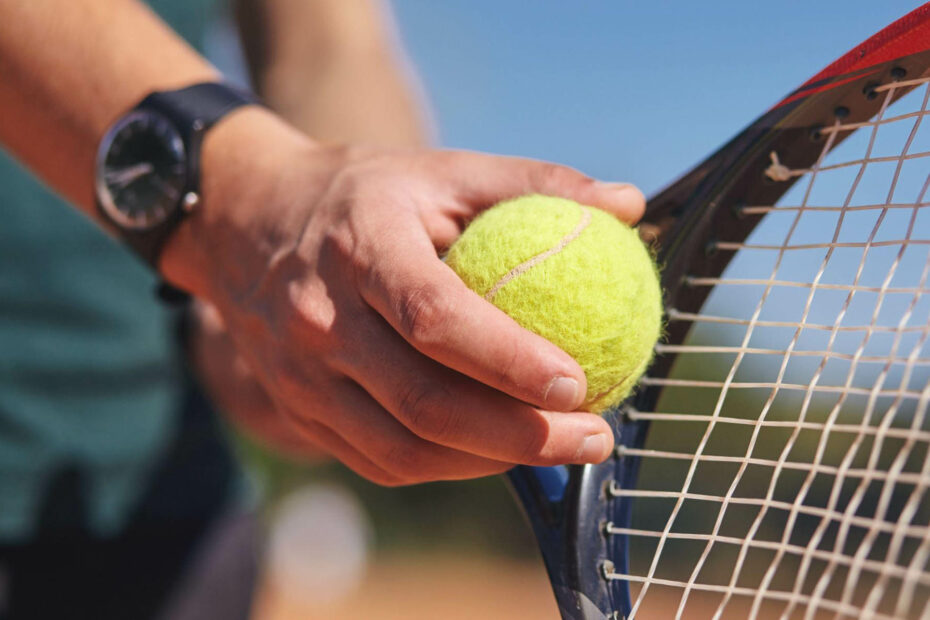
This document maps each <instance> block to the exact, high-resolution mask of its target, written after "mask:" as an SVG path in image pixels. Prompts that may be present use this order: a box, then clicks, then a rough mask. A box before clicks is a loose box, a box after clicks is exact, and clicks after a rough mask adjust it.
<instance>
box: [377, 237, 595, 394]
mask: <svg viewBox="0 0 930 620" xmlns="http://www.w3.org/2000/svg"><path fill="white" fill-rule="evenodd" d="M405 236H406V237H407V238H408V239H409V237H410V234H409V230H408V232H407V235H405ZM391 237H392V235H390V234H384V235H381V236H380V239H381V243H382V244H383V245H382V247H380V248H379V251H378V255H379V256H380V258H381V260H379V261H378V264H376V265H373V266H372V267H371V269H370V270H369V272H368V273H367V274H366V278H365V281H364V282H362V284H361V287H360V290H361V293H362V296H363V298H364V299H365V301H366V302H367V303H368V304H369V305H370V306H372V307H373V308H374V309H375V310H376V311H377V312H378V313H379V314H380V315H381V316H382V317H384V319H385V320H387V322H388V323H390V324H391V326H392V327H393V328H394V329H395V330H396V331H397V332H398V333H400V335H401V336H402V337H403V338H404V339H405V340H406V341H407V342H409V343H410V344H411V345H412V346H413V347H414V348H416V349H417V350H419V351H420V352H421V353H423V354H425V355H427V356H429V357H431V358H432V359H434V360H436V361H438V362H439V363H441V364H442V365H444V366H447V367H449V368H452V369H454V370H457V371H459V372H461V373H463V374H465V375H468V376H470V377H472V378H474V379H477V380H478V381H481V382H482V383H485V384H487V385H490V386H492V387H494V388H496V389H498V390H500V391H502V392H505V393H507V394H510V395H511V396H513V397H515V398H518V399H520V400H522V401H524V402H527V403H530V404H533V405H536V406H539V407H542V408H545V409H549V410H552V411H571V410H573V409H576V408H577V407H579V406H580V405H581V403H582V402H583V401H584V396H585V392H586V390H587V383H586V380H585V375H584V371H583V370H582V369H581V367H580V366H579V365H578V364H577V362H575V360H574V359H572V357H571V356H570V355H568V353H566V352H565V351H563V350H561V349H560V348H558V347H557V346H555V345H554V344H552V343H551V342H549V341H548V340H546V339H545V338H542V337H541V336H538V335H536V334H534V333H532V332H530V331H527V330H526V329H524V328H522V327H520V325H518V324H517V323H516V321H514V320H513V319H511V318H510V317H509V316H507V315H506V314H505V313H504V312H502V311H501V310H499V309H498V308H496V307H495V306H493V305H492V304H490V303H489V302H487V301H485V300H484V299H482V298H481V297H480V296H479V295H478V294H477V293H475V292H474V291H472V290H471V289H469V288H468V287H467V286H465V284H464V283H463V282H462V281H461V279H459V277H458V276H457V275H456V274H455V272H453V271H452V270H451V269H450V268H449V267H447V266H446V265H445V264H444V263H443V262H442V261H441V260H439V258H438V257H437V256H436V254H435V250H434V249H433V246H432V244H431V243H430V241H429V240H428V239H426V238H423V239H420V240H419V243H416V244H415V246H414V247H411V244H410V242H409V241H407V243H403V242H397V241H394V242H392V240H391ZM401 238H402V237H401Z"/></svg>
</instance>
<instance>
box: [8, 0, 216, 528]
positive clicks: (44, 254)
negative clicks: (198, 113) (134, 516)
mask: <svg viewBox="0 0 930 620" xmlns="http://www.w3.org/2000/svg"><path fill="white" fill-rule="evenodd" d="M149 4H150V5H151V6H152V8H153V9H155V10H156V11H157V12H158V13H159V14H160V15H161V16H162V17H163V18H164V19H165V20H166V21H167V22H168V23H169V24H170V25H171V26H172V27H174V28H175V29H176V30H177V31H178V32H179V33H180V34H181V35H182V36H183V37H184V38H185V39H187V40H188V41H189V42H190V43H192V44H193V45H195V46H197V47H199V44H200V43H201V37H202V34H203V32H204V29H205V26H206V24H207V22H208V20H209V18H210V16H211V13H212V9H213V7H212V4H213V2H212V1H211V0H153V1H152V2H150V3H149ZM155 283H156V281H155V277H154V275H153V274H152V273H151V272H150V271H149V270H148V269H147V268H146V267H144V266H142V264H141V263H139V262H138V261H137V260H136V259H135V258H134V257H132V256H131V255H130V254H129V252H128V251H127V250H126V249H125V248H123V247H122V246H120V245H119V244H118V243H116V242H115V241H113V240H112V239H110V238H109V237H108V236H106V235H105V234H104V233H102V232H101V230H100V229H99V228H97V227H96V226H95V225H94V224H93V223H92V222H91V221H90V220H89V219H87V218H86V217H84V216H83V215H82V214H81V213H79V212H78V211H77V210H75V209H74V208H73V207H71V206H69V205H67V204H65V203H64V202H62V200H60V199H59V198H57V197H56V196H54V195H53V194H52V193H50V192H49V191H48V190H47V189H45V188H44V187H43V186H42V185H41V184H40V182H38V181H37V180H35V179H34V178H33V177H32V176H30V175H29V174H28V173H27V172H26V171H25V170H24V169H23V168H21V167H20V166H19V165H18V164H17V163H16V162H15V161H14V160H12V158H10V157H9V156H7V155H5V154H3V153H2V152H0V542H3V541H7V542H9V541H16V540H23V539H25V538H27V537H29V536H30V535H31V534H32V533H33V532H34V528H35V520H36V514H37V511H38V510H39V505H40V503H41V501H42V497H43V495H44V494H45V493H46V492H47V487H48V484H49V480H50V477H51V476H52V474H53V473H54V472H55V471H59V470H60V469H61V468H63V467H70V468H76V469H78V470H79V471H80V472H81V474H82V478H83V479H84V481H85V485H84V490H85V492H86V497H85V503H86V506H87V512H88V513H89V514H88V515H87V516H88V518H89V526H90V528H91V529H92V530H93V531H95V532H96V533H98V534H102V535H105V534H108V533H112V532H115V531H118V530H119V529H120V527H121V526H122V525H124V523H125V521H126V518H127V515H128V513H129V511H130V510H131V508H132V506H133V505H134V504H135V502H137V501H138V499H139V497H140V494H142V493H143V492H144V489H145V486H146V481H147V476H149V475H150V474H151V472H152V470H153V468H154V467H155V465H156V463H157V462H158V459H159V457H160V456H161V455H162V453H163V451H164V450H165V449H166V446H168V445H169V443H170V442H171V440H172V434H173V431H174V430H175V429H176V428H177V424H178V409H179V408H180V399H181V397H182V393H181V391H182V387H181V386H182V381H181V374H182V368H183V361H182V356H181V352H180V350H179V347H178V343H177V341H176V338H175V337H174V317H173V316H172V310H170V309H168V308H166V307H165V306H164V305H162V304H160V303H159V302H158V301H157V300H156V299H155V297H154V295H153V291H154V286H155Z"/></svg>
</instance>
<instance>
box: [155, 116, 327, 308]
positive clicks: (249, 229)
mask: <svg viewBox="0 0 930 620" xmlns="http://www.w3.org/2000/svg"><path fill="white" fill-rule="evenodd" d="M318 150H319V147H318V146H317V145H316V144H315V143H314V142H313V141H312V140H310V139H309V138H308V137H306V136H305V135H303V134H301V133H300V132H298V131H297V130H296V129H294V128H293V127H291V126H290V125H288V124H287V123H285V122H284V121H283V120H281V119H280V118H278V117H277V116H276V115H275V114H273V113H272V112H270V111H269V110H267V109H265V108H261V107H258V106H249V107H245V108H242V109H240V110H236V111H234V112H232V113H230V114H229V115H228V116H227V117H225V118H224V119H222V120H221V121H220V122H219V123H217V124H216V125H215V126H214V127H212V128H211V129H210V131H209V132H208V133H207V135H206V136H205V138H204V142H203V147H202V150H201V158H200V193H201V204H200V205H199V206H198V207H197V209H196V210H195V211H194V212H193V213H191V214H190V215H189V216H188V217H186V218H185V220H184V221H183V222H182V223H181V224H180V225H179V226H178V228H177V229H176V230H175V231H174V233H173V234H172V235H171V237H170V238H169V239H168V241H167V243H166V244H165V247H164V250H163V252H162V255H161V258H160V261H159V270H160V271H161V273H162V274H163V275H164V277H165V278H166V279H167V280H168V281H169V282H171V283H172V284H174V285H175V286H178V287H180V288H183V289H184V290H187V291H189V292H191V293H193V294H194V295H196V296H198V297H201V298H204V299H208V300H213V299H215V298H216V296H217V295H219V290H218V289H220V288H224V287H226V288H228V287H234V288H241V287H248V286H249V283H250V282H255V280H256V278H258V277H259V276H260V274H261V273H262V271H263V269H264V266H265V265H267V263H268V261H269V260H270V259H271V256H272V255H273V254H274V251H275V249H276V248H277V247H280V246H281V245H283V244H286V243H287V242H288V237H289V236H292V235H296V234H297V231H298V230H299V228H298V227H297V226H294V225H293V224H294V223H293V222H289V221H288V217H287V213H286V212H280V210H279V209H278V207H279V206H281V205H282V204H286V199H285V200H282V197H281V196H279V195H278V194H280V193H281V190H282V182H281V181H282V175H284V174H285V173H286V171H287V170H288V169H289V168H290V167H292V166H293V164H294V162H295V161H301V160H309V159H312V157H313V155H314V153H315V152H316V151H318ZM304 190H305V191H304V193H303V196H306V195H307V193H306V188H304Z"/></svg>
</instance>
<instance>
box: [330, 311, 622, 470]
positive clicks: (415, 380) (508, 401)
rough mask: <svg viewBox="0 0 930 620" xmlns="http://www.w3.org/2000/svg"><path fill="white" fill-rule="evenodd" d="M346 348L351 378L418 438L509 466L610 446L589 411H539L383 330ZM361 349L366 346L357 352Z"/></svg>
mask: <svg viewBox="0 0 930 620" xmlns="http://www.w3.org/2000/svg"><path fill="white" fill-rule="evenodd" d="M356 336H357V337H358V338H359V340H358V341H357V342H355V343H354V344H349V345H347V347H346V348H347V349H356V350H364V354H358V355H354V356H353V358H352V359H346V360H345V361H346V365H345V367H344V368H337V370H339V371H340V372H342V373H344V374H346V375H347V376H350V377H352V378H353V379H354V380H355V381H356V382H357V383H358V384H359V385H360V386H361V387H362V388H364V390H365V391H366V392H367V393H368V394H370V395H371V397H373V398H374V399H375V400H376V401H377V402H378V403H379V404H380V405H381V407H383V408H384V409H385V410H387V411H390V412H391V413H392V415H393V416H394V417H395V418H396V419H397V420H398V421H399V422H400V423H402V424H403V426H404V427H406V429H409V431H410V432H412V433H413V434H415V435H416V436H418V437H420V438H422V439H424V440H427V441H429V442H432V443H436V444H442V445H444V446H449V447H451V448H454V449H456V450H461V451H464V452H468V453H472V454H478V455H481V456H483V457H486V458H489V459H494V460H495V461H502V462H507V463H523V464H531V465H553V464H561V463H593V462H600V461H602V460H604V459H605V458H607V456H608V455H609V451H610V448H611V446H612V444H613V435H612V433H611V430H610V427H609V425H608V424H607V423H606V422H605V421H604V420H603V419H602V418H600V417H599V416H596V415H592V414H590V413H556V412H550V411H540V410H538V409H536V408H534V407H532V406H530V405H528V404H526V403H524V402H521V401H519V400H516V399H514V398H512V397H510V396H507V395H506V394H503V393H501V392H499V391H497V390H495V389H493V388H490V387H488V386H487V385H484V384H482V383H479V382H478V381H476V380H474V379H472V378H469V377H466V376H465V375H463V374H461V373H458V372H455V371H453V370H451V369H449V368H447V367H445V366H443V365H441V364H439V363H437V362H435V361H434V360H431V359H429V358H428V357H426V356H424V355H421V354H419V353H418V352H416V351H414V350H413V349H412V348H411V347H410V345H409V344H407V343H406V342H404V341H403V340H402V339H401V338H400V337H398V335H397V334H396V333H394V332H393V331H391V330H390V329H388V327H387V326H384V327H383V329H380V330H375V331H372V332H369V333H364V334H360V333H356ZM361 347H364V349H361Z"/></svg>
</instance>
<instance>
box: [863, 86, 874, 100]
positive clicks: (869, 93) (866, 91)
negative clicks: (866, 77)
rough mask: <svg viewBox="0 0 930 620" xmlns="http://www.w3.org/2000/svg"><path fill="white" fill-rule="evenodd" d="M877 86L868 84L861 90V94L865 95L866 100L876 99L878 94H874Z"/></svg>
mask: <svg viewBox="0 0 930 620" xmlns="http://www.w3.org/2000/svg"><path fill="white" fill-rule="evenodd" d="M877 86H878V82H869V83H868V84H866V85H865V87H864V88H863V89H862V94H863V95H865V98H866V99H870V100H871V99H875V98H876V97H878V93H877V92H875V88H876V87H877Z"/></svg>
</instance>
